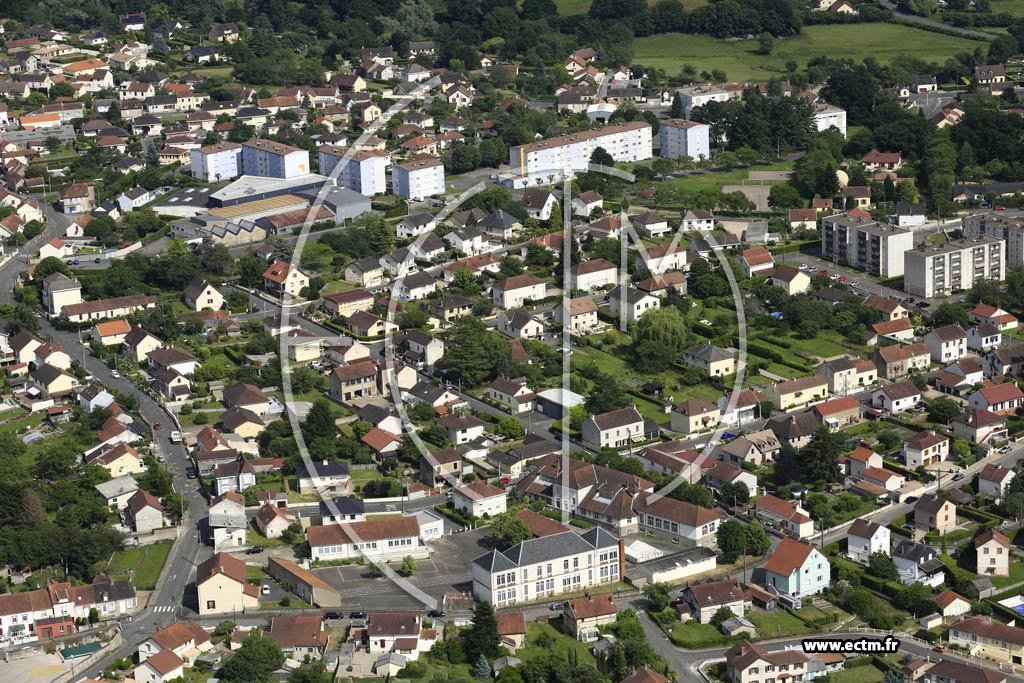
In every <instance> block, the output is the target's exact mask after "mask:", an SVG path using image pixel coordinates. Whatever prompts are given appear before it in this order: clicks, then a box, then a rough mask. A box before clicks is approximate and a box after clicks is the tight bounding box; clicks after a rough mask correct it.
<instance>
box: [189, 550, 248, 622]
mask: <svg viewBox="0 0 1024 683" xmlns="http://www.w3.org/2000/svg"><path fill="white" fill-rule="evenodd" d="M196 592H197V593H198V595H199V614H200V616H203V615H207V614H226V613H240V612H245V611H246V610H252V609H258V608H259V597H260V588H259V586H256V585H253V584H251V583H248V582H247V581H246V580H245V563H244V562H243V561H242V560H240V559H238V558H237V557H233V556H231V555H228V554H226V553H217V554H216V555H214V556H213V557H211V558H210V559H208V560H206V561H205V562H203V563H202V564H200V565H199V566H198V567H197V568H196Z"/></svg>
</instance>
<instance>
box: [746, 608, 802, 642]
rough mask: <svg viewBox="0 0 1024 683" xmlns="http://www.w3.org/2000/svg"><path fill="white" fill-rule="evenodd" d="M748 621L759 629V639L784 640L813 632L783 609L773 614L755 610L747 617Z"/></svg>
mask: <svg viewBox="0 0 1024 683" xmlns="http://www.w3.org/2000/svg"><path fill="white" fill-rule="evenodd" d="M747 619H749V620H750V622H751V623H752V624H753V625H754V626H756V627H757V637H758V638H782V637H784V636H790V635H794V634H797V633H807V632H808V631H810V630H812V629H810V628H808V626H807V624H805V623H804V622H802V621H800V620H799V619H797V618H796V617H794V616H793V615H792V614H790V613H789V612H787V611H785V610H781V609H777V610H774V611H772V612H764V611H761V610H755V611H753V612H751V613H750V614H748V615H747Z"/></svg>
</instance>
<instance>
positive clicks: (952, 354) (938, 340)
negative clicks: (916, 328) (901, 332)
mask: <svg viewBox="0 0 1024 683" xmlns="http://www.w3.org/2000/svg"><path fill="white" fill-rule="evenodd" d="M924 343H925V346H927V347H928V351H929V353H931V356H932V360H933V361H935V362H936V363H952V362H953V361H956V360H959V359H961V358H963V357H964V356H966V355H967V333H966V332H964V328H962V327H960V325H957V324H956V323H954V324H952V325H946V326H944V327H937V328H935V329H933V330H931V331H930V332H928V334H926V335H925V336H924Z"/></svg>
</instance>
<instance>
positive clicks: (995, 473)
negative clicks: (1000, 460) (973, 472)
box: [978, 464, 1016, 503]
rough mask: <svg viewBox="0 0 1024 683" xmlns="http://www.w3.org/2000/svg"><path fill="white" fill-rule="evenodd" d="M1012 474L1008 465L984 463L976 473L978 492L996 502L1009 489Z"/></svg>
mask: <svg viewBox="0 0 1024 683" xmlns="http://www.w3.org/2000/svg"><path fill="white" fill-rule="evenodd" d="M1014 476H1016V475H1015V474H1014V471H1013V470H1011V469H1010V468H1009V467H1003V466H1002V465H993V464H989V465H985V466H984V467H983V468H982V469H981V472H980V473H979V474H978V494H979V495H982V496H988V497H990V498H992V499H994V500H995V501H996V502H997V503H998V502H999V500H1000V499H1001V498H1002V497H1003V495H1005V494H1006V492H1007V490H1008V489H1009V486H1010V482H1012V481H1013V478H1014Z"/></svg>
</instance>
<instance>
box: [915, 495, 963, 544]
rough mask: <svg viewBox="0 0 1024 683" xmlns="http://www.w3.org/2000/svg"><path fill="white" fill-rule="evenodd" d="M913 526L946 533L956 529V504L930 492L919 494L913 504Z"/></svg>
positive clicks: (941, 533) (923, 529)
mask: <svg viewBox="0 0 1024 683" xmlns="http://www.w3.org/2000/svg"><path fill="white" fill-rule="evenodd" d="M914 528H915V529H916V530H917V531H926V532H927V531H935V532H938V534H939V535H943V534H948V533H949V532H950V531H953V530H954V529H956V506H955V505H953V503H952V502H950V501H948V500H945V499H943V498H939V497H938V496H937V495H935V494H932V493H928V494H925V495H923V496H921V498H920V499H919V500H918V501H917V503H916V504H915V505H914Z"/></svg>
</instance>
